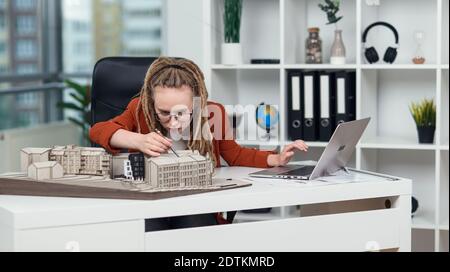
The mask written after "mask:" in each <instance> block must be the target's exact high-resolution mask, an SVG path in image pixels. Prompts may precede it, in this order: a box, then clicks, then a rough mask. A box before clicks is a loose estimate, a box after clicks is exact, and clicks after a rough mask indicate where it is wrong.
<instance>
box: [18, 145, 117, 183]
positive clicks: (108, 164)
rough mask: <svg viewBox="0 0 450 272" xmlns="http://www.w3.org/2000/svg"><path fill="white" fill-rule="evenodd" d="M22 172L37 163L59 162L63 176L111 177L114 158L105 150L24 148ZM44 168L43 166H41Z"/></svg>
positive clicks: (70, 147) (67, 147)
mask: <svg viewBox="0 0 450 272" xmlns="http://www.w3.org/2000/svg"><path fill="white" fill-rule="evenodd" d="M20 160H21V170H22V172H28V171H29V170H30V169H29V166H30V165H32V164H33V163H37V162H49V161H52V162H57V163H59V164H60V165H61V166H62V168H63V175H92V176H104V177H108V178H109V177H110V176H111V170H112V156H111V155H110V154H108V153H107V152H106V150H104V149H103V148H90V147H77V146H74V145H69V146H56V147H54V148H24V149H22V150H21V156H20ZM40 166H41V167H42V165H40Z"/></svg>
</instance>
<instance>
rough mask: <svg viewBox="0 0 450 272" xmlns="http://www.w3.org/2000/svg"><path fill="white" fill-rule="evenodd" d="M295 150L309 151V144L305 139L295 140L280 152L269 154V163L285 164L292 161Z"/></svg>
mask: <svg viewBox="0 0 450 272" xmlns="http://www.w3.org/2000/svg"><path fill="white" fill-rule="evenodd" d="M295 151H303V152H308V146H307V145H306V143H305V142H304V141H301V140H298V141H295V142H293V143H292V144H289V145H287V146H285V147H284V148H283V151H282V152H281V153H280V154H277V155H269V157H268V158H267V164H268V165H269V166H272V167H277V166H285V165H287V164H288V163H289V162H290V161H291V159H292V157H294V155H295Z"/></svg>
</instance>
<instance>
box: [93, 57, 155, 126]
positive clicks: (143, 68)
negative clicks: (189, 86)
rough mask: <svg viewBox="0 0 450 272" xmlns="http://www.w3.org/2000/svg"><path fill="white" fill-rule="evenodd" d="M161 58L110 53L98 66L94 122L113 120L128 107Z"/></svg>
mask: <svg viewBox="0 0 450 272" xmlns="http://www.w3.org/2000/svg"><path fill="white" fill-rule="evenodd" d="M156 59H157V58H137V57H108V58H104V59H101V60H99V61H98V62H97V64H96V65H95V67H94V73H93V75H92V90H91V93H92V94H91V96H92V98H91V111H92V113H91V125H94V124H96V123H98V122H104V121H107V120H110V119H112V118H114V117H116V116H118V115H120V114H121V113H122V112H124V111H125V109H126V108H127V105H128V103H129V102H130V101H131V99H132V98H133V96H135V95H136V94H138V93H139V92H140V90H141V88H142V85H143V84H144V79H145V74H146V73H147V70H148V68H149V67H150V65H151V64H152V63H153V62H154V61H155V60H156Z"/></svg>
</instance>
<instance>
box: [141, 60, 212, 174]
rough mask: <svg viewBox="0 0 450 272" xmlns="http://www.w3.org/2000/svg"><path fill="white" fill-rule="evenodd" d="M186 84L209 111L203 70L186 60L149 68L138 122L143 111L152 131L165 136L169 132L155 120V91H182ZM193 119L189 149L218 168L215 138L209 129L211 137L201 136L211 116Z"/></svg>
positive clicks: (168, 62) (167, 61) (195, 116)
mask: <svg viewBox="0 0 450 272" xmlns="http://www.w3.org/2000/svg"><path fill="white" fill-rule="evenodd" d="M184 85H185V86H189V87H190V88H191V89H192V91H193V96H194V97H199V98H200V103H201V109H202V110H203V109H206V106H207V101H208V92H207V90H206V86H205V78H204V75H203V73H202V71H201V70H200V68H199V67H198V66H197V65H196V64H195V63H194V62H192V61H190V60H187V59H175V58H168V57H160V58H158V59H157V60H156V61H154V62H153V64H152V65H151V66H150V68H149V70H148V71H147V74H146V76H145V81H144V86H143V87H142V89H141V92H140V94H139V97H140V100H139V103H138V106H137V109H136V116H137V118H136V120H139V118H138V117H139V113H140V112H141V111H142V113H143V114H144V118H145V123H146V124H147V126H148V128H149V129H150V131H154V130H155V129H158V130H160V131H163V132H165V133H166V132H167V131H166V129H165V128H164V127H163V126H162V125H161V123H159V122H158V121H157V119H156V111H155V101H154V97H153V94H154V90H155V88H156V87H166V88H181V87H182V86H184ZM193 116H194V120H192V122H191V130H190V137H189V142H188V148H189V149H190V150H198V151H199V153H200V154H202V155H203V156H207V155H209V156H210V157H211V159H212V160H213V165H217V158H216V156H215V155H214V151H213V145H212V138H213V137H212V134H211V132H210V130H209V129H208V130H207V131H208V134H209V135H206V136H207V138H206V139H205V137H204V135H202V128H203V127H204V126H205V125H207V126H209V124H208V117H203V116H202V114H201V113H200V114H196V115H195V114H194V115H193ZM137 123H138V132H139V133H141V127H140V125H139V122H137ZM194 124H195V125H194ZM192 128H194V129H195V131H193V129H192Z"/></svg>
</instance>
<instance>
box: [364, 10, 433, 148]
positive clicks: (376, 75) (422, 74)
mask: <svg viewBox="0 0 450 272" xmlns="http://www.w3.org/2000/svg"><path fill="white" fill-rule="evenodd" d="M383 3H384V2H383ZM436 74H437V73H436V71H433V70H363V71H362V72H361V87H360V88H361V89H360V97H359V98H358V101H359V114H358V118H359V119H361V118H366V117H370V118H371V122H370V124H369V126H368V128H367V130H366V132H365V134H364V136H363V140H362V143H364V144H366V145H364V144H363V146H364V147H369V148H378V147H380V148H400V149H403V148H405V149H420V150H422V149H425V150H433V149H438V148H437V147H435V146H434V145H419V144H418V141H417V139H418V135H417V127H416V124H415V122H414V119H413V118H412V116H411V113H410V111H409V106H410V104H411V103H412V102H420V101H422V100H423V99H424V98H428V99H436V90H437V83H436V78H437V76H436ZM435 101H436V100H435ZM391 139H394V140H391ZM397 139H398V140H397ZM369 141H370V142H369ZM367 143H369V145H367Z"/></svg>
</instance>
